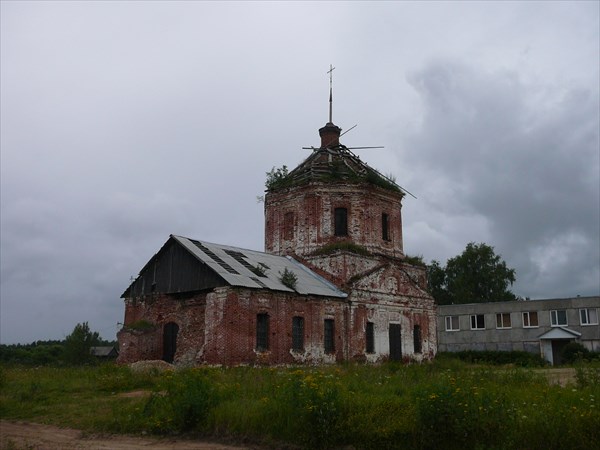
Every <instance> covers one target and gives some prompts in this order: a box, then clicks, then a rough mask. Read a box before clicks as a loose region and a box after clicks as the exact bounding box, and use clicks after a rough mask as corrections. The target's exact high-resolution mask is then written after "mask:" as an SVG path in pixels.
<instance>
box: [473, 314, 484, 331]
mask: <svg viewBox="0 0 600 450" xmlns="http://www.w3.org/2000/svg"><path fill="white" fill-rule="evenodd" d="M484 329H485V316H484V315H483V314H473V315H471V330H484Z"/></svg>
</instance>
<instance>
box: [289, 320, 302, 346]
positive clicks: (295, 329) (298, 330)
mask: <svg viewBox="0 0 600 450" xmlns="http://www.w3.org/2000/svg"><path fill="white" fill-rule="evenodd" d="M292 350H296V351H299V352H301V351H303V350H304V317H293V318H292Z"/></svg>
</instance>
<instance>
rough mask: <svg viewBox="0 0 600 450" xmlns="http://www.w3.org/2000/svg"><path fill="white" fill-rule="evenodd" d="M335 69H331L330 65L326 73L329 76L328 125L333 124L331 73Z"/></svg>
mask: <svg viewBox="0 0 600 450" xmlns="http://www.w3.org/2000/svg"><path fill="white" fill-rule="evenodd" d="M334 69H335V67H333V66H332V65H331V64H329V70H328V71H327V73H328V74H329V123H333V118H332V115H333V113H332V104H333V87H332V85H333V74H332V72H333V71H334Z"/></svg>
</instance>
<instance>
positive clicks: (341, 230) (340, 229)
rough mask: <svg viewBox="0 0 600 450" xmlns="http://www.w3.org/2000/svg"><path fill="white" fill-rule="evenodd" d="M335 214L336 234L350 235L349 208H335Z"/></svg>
mask: <svg viewBox="0 0 600 450" xmlns="http://www.w3.org/2000/svg"><path fill="white" fill-rule="evenodd" d="M334 216H335V217H334V222H335V235H336V236H348V210H347V209H346V208H335V211H334Z"/></svg>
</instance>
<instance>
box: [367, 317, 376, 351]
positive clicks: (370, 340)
mask: <svg viewBox="0 0 600 450" xmlns="http://www.w3.org/2000/svg"><path fill="white" fill-rule="evenodd" d="M367 353H375V324H374V323H373V322H367Z"/></svg>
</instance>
